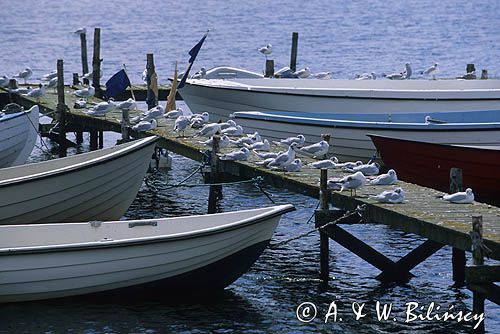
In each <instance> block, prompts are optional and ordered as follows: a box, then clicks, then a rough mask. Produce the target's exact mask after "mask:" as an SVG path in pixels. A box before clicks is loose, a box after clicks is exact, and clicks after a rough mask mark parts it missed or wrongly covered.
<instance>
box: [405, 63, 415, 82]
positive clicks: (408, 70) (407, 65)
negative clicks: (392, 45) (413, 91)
mask: <svg viewBox="0 0 500 334" xmlns="http://www.w3.org/2000/svg"><path fill="white" fill-rule="evenodd" d="M412 73H413V72H412V70H411V65H410V63H405V70H404V71H403V75H404V77H405V79H410V78H411V75H412Z"/></svg>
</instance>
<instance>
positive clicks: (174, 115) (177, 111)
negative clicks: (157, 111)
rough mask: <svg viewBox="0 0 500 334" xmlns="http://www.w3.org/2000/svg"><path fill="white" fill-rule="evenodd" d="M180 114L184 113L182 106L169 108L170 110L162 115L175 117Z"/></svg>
mask: <svg viewBox="0 0 500 334" xmlns="http://www.w3.org/2000/svg"><path fill="white" fill-rule="evenodd" d="M182 115H184V112H183V111H182V108H177V109H175V110H171V111H169V112H167V113H165V115H163V116H165V117H166V118H177V117H179V116H182Z"/></svg>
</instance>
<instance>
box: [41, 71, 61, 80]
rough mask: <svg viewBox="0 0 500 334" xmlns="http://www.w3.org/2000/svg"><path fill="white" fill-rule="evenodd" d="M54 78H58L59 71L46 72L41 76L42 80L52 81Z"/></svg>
mask: <svg viewBox="0 0 500 334" xmlns="http://www.w3.org/2000/svg"><path fill="white" fill-rule="evenodd" d="M54 78H57V71H52V72H50V73H47V74H44V75H43V76H42V77H41V78H40V80H42V81H50V80H52V79H54Z"/></svg>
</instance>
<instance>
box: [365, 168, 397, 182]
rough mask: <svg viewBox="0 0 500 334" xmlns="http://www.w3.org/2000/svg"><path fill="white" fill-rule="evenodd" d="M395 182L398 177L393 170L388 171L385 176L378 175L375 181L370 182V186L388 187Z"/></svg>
mask: <svg viewBox="0 0 500 334" xmlns="http://www.w3.org/2000/svg"><path fill="white" fill-rule="evenodd" d="M397 181H398V176H397V175H396V171H395V170H394V169H389V171H387V173H386V174H380V175H379V176H377V177H376V178H375V179H373V180H371V181H370V184H371V185H384V186H389V185H393V184H394V183H396V182H397Z"/></svg>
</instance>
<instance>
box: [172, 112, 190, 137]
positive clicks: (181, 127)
mask: <svg viewBox="0 0 500 334" xmlns="http://www.w3.org/2000/svg"><path fill="white" fill-rule="evenodd" d="M188 125H189V117H187V116H179V117H177V119H176V120H175V124H174V132H182V137H184V131H186V128H187V127H188ZM179 136H180V134H179Z"/></svg>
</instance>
